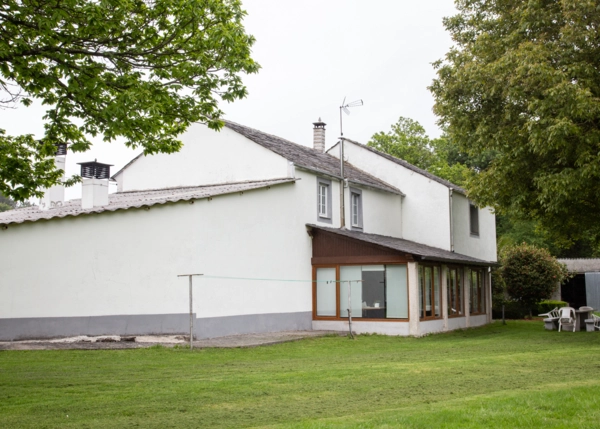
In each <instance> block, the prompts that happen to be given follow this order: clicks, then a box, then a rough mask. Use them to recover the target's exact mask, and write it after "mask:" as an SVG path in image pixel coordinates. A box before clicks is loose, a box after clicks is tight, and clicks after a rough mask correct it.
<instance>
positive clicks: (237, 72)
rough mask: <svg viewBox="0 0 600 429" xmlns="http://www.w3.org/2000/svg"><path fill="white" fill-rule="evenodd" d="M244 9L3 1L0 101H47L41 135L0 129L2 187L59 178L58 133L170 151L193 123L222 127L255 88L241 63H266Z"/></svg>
mask: <svg viewBox="0 0 600 429" xmlns="http://www.w3.org/2000/svg"><path fill="white" fill-rule="evenodd" d="M244 15H245V12H244V11H243V10H242V9H241V6H240V1H239V0H186V1H176V0H132V1H120V0H100V1H86V0H63V1H60V2H59V1H56V0H37V1H22V0H5V1H3V2H2V4H1V5H0V97H2V98H0V105H3V106H4V107H11V106H14V105H15V104H18V103H20V104H23V105H25V106H28V105H30V104H31V102H32V100H33V99H38V100H40V101H41V102H42V104H44V105H47V106H49V108H48V110H47V111H46V114H45V116H44V120H45V124H44V128H45V135H44V137H43V138H42V139H41V140H40V141H36V140H35V139H34V138H33V137H32V136H31V135H24V136H9V135H6V133H5V132H4V131H3V130H0V191H1V192H3V193H4V194H5V195H6V196H9V197H12V198H13V199H15V200H18V201H24V200H25V199H27V198H30V197H32V196H41V194H42V191H41V189H42V188H44V187H49V186H51V185H53V184H56V183H58V182H59V181H60V177H61V175H62V173H61V172H60V171H57V170H56V169H55V167H54V162H53V160H52V159H49V158H48V157H49V156H51V155H53V154H54V153H55V148H56V146H55V145H56V144H58V143H67V144H68V146H69V150H71V151H76V152H82V151H86V150H88V149H89V148H90V146H91V143H90V139H89V137H90V136H97V135H102V137H103V140H104V141H106V142H110V141H114V140H115V139H117V138H122V139H123V140H124V142H125V144H126V145H127V146H129V147H142V148H143V150H144V153H146V154H152V153H157V152H163V153H171V152H175V151H178V150H179V149H180V148H181V142H180V141H179V140H178V138H177V136H178V135H180V134H181V133H182V132H184V131H185V130H186V129H187V127H188V126H189V125H190V124H191V123H193V122H205V123H206V124H207V125H208V126H209V127H210V128H213V129H219V128H220V127H221V126H222V122H221V121H220V118H221V116H222V113H223V112H222V111H221V110H220V109H219V106H218V102H219V100H224V101H234V100H236V99H240V98H243V97H245V96H246V88H245V86H244V85H243V83H242V80H241V74H243V73H255V72H257V71H258V69H259V65H258V64H257V63H255V62H254V61H253V60H252V58H251V57H250V48H251V46H252V44H253V42H254V38H253V37H252V36H249V35H247V34H246V33H245V30H244V27H243V25H242V19H243V17H244Z"/></svg>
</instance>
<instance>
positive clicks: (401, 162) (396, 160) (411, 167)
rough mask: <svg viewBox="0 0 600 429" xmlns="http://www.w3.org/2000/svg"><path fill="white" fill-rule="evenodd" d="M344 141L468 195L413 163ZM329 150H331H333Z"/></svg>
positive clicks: (346, 139)
mask: <svg viewBox="0 0 600 429" xmlns="http://www.w3.org/2000/svg"><path fill="white" fill-rule="evenodd" d="M344 140H345V141H348V142H350V143H354V144H355V145H357V146H360V147H361V148H363V149H366V150H368V151H369V152H373V153H375V154H377V155H379V156H381V157H382V158H385V159H387V160H389V161H392V162H393V163H395V164H398V165H401V166H402V167H405V168H407V169H409V170H411V171H414V172H415V173H419V174H420V175H422V176H425V177H427V178H428V179H431V180H433V181H435V182H438V183H440V184H442V185H444V186H446V187H447V188H449V189H452V190H454V191H456V192H460V193H461V194H464V195H466V194H467V192H466V191H465V190H464V189H463V188H461V187H460V186H458V185H455V184H454V183H452V182H449V181H448V180H446V179H442V178H441V177H438V176H436V175H435V174H431V173H430V172H429V171H426V170H423V169H422V168H419V167H417V166H414V165H412V164H411V163H409V162H407V161H405V160H403V159H401V158H396V157H395V156H392V155H389V154H387V153H385V152H381V151H379V150H377V149H374V148H372V147H369V146H367V145H365V144H362V143H360V142H357V141H354V140H351V139H348V138H345V137H344ZM338 144H339V143H337V144H336V145H334V146H332V148H333V147H335V146H337V145H338ZM329 150H331V148H330V149H329Z"/></svg>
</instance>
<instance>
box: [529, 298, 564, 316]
mask: <svg viewBox="0 0 600 429" xmlns="http://www.w3.org/2000/svg"><path fill="white" fill-rule="evenodd" d="M568 305H569V303H567V302H564V301H551V300H546V301H542V302H538V305H537V314H543V313H548V312H549V311H552V310H554V309H555V308H557V307H558V308H561V307H567V306H568Z"/></svg>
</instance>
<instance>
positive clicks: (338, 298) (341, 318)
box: [312, 262, 410, 322]
mask: <svg viewBox="0 0 600 429" xmlns="http://www.w3.org/2000/svg"><path fill="white" fill-rule="evenodd" d="M369 265H384V266H385V267H387V266H391V265H402V266H405V267H406V286H407V287H406V302H407V317H406V318H405V319H401V318H384V319H367V318H362V317H357V318H356V319H354V318H353V320H356V321H361V322H408V321H409V320H410V288H409V286H408V264H406V263H394V262H393V263H385V262H383V263H371V262H370V263H348V264H346V263H341V264H318V265H313V267H312V268H313V270H312V277H313V288H312V291H313V297H312V300H313V311H312V313H313V320H336V321H347V320H348V316H347V315H346V316H344V315H341V314H340V302H341V299H342V297H341V295H340V278H341V277H340V271H341V267H343V266H369ZM319 268H335V269H336V315H335V316H318V315H317V269H319ZM384 277H385V276H384ZM385 287H386V300H387V283H386V285H385Z"/></svg>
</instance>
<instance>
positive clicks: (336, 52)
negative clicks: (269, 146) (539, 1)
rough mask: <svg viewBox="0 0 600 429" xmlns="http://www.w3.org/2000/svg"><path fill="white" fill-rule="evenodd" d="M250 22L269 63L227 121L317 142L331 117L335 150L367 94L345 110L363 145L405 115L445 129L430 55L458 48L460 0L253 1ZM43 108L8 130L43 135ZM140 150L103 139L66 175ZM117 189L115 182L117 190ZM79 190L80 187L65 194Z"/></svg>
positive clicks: (13, 120)
mask: <svg viewBox="0 0 600 429" xmlns="http://www.w3.org/2000/svg"><path fill="white" fill-rule="evenodd" d="M243 4H244V8H245V9H246V11H247V12H248V16H247V17H246V19H245V26H246V30H247V31H248V33H250V34H252V35H254V37H255V38H256V44H255V45H254V47H253V54H254V55H253V57H254V59H255V60H256V61H257V62H258V63H259V64H260V65H261V66H262V69H261V70H260V71H259V73H258V74H256V75H251V76H247V77H245V82H246V84H247V87H248V90H249V96H248V97H247V98H246V99H244V100H241V101H236V102H235V103H231V104H223V105H222V109H223V110H224V111H225V113H226V118H227V119H230V120H232V121H235V122H239V123H241V124H243V125H247V126H250V127H253V128H257V129H259V130H261V131H265V132H268V133H271V134H275V135H278V136H281V137H284V138H286V139H288V140H291V141H293V142H296V143H300V144H305V145H312V123H313V122H315V121H316V120H317V119H318V118H319V117H320V118H321V119H322V120H323V121H324V122H326V123H327V147H329V146H331V145H333V144H334V143H335V139H336V137H338V136H339V132H340V129H339V106H340V104H341V102H342V100H343V99H344V97H347V98H346V100H347V102H348V101H354V100H356V99H362V100H363V101H364V106H363V107H357V108H354V109H351V114H350V116H344V119H343V120H344V135H345V136H346V137H348V138H351V139H353V140H358V141H360V142H362V143H366V142H368V140H369V139H370V137H371V136H372V135H373V134H374V133H376V132H378V131H388V130H389V128H390V126H391V125H392V124H393V123H395V122H396V121H397V119H398V117H400V116H405V117H409V118H412V119H415V120H417V121H419V122H420V123H421V124H422V125H423V126H424V127H425V129H426V130H427V132H428V134H429V135H430V136H431V137H437V136H438V135H439V133H440V131H439V129H438V127H437V126H436V124H435V122H436V117H435V116H434V114H433V112H432V106H433V98H432V96H431V94H430V93H429V91H428V90H427V86H429V85H430V84H431V81H432V80H433V78H434V77H435V71H434V69H433V67H432V65H431V63H432V62H434V61H436V60H438V59H440V58H442V57H443V56H444V54H445V53H446V52H447V50H448V48H449V47H450V45H451V40H450V37H449V35H448V33H447V32H446V31H445V30H444V27H443V24H442V18H443V17H445V16H450V15H453V14H455V12H456V10H455V8H454V3H453V1H452V0H424V1H408V0H371V1H369V2H366V1H360V0H304V1H301V2H292V1H289V0H245V1H243ZM43 112H44V110H43V109H42V108H41V107H40V106H39V105H36V106H33V107H30V108H25V107H19V108H18V109H16V110H8V111H7V110H4V111H2V112H1V119H0V128H3V129H6V130H7V132H8V133H9V134H24V133H33V134H35V135H37V136H39V137H41V136H42V132H43V125H42V120H41V117H42V115H43ZM139 152H140V151H139V150H136V151H132V150H129V149H127V148H125V147H124V146H123V145H122V144H118V143H113V144H106V143H101V142H100V143H96V144H95V145H94V147H93V149H92V150H91V151H90V152H87V153H85V154H69V155H68V156H67V175H72V174H77V173H78V172H79V171H78V166H77V165H76V163H77V162H82V161H88V160H93V159H94V158H97V159H98V161H100V162H105V163H109V164H114V167H113V170H112V171H113V172H116V171H118V170H119V169H120V168H121V167H122V166H123V165H125V164H126V163H127V162H129V160H130V159H131V158H133V157H134V156H135V155H136V154H137V153H139ZM111 191H114V189H111ZM79 196H80V186H75V187H74V188H71V189H67V193H66V198H67V199H71V198H77V197H79Z"/></svg>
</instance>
